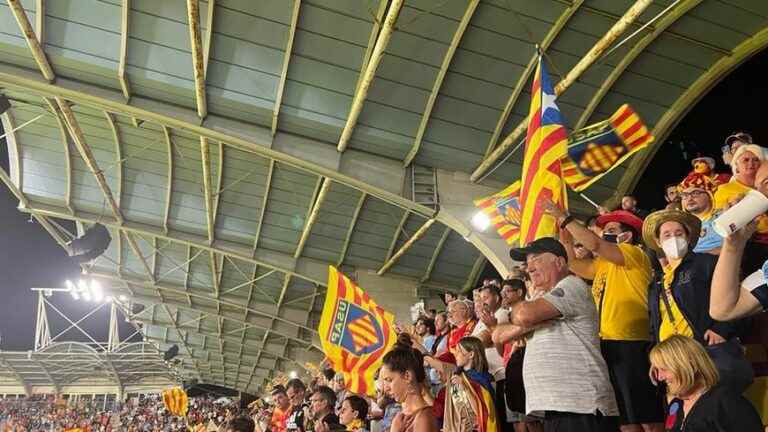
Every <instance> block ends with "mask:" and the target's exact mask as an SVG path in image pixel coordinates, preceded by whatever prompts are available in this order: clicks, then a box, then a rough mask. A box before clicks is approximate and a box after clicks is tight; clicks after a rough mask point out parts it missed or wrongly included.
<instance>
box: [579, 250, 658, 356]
mask: <svg viewBox="0 0 768 432" xmlns="http://www.w3.org/2000/svg"><path fill="white" fill-rule="evenodd" d="M618 246H619V250H621V254H622V255H623V256H624V265H617V264H614V263H612V262H610V261H608V260H606V259H604V258H602V257H597V258H595V260H594V267H595V279H594V280H593V282H592V295H593V296H594V298H595V304H596V305H597V310H598V314H599V319H600V338H601V339H606V340H623V341H650V340H651V330H650V323H649V320H648V284H649V283H650V281H651V260H650V259H649V258H648V256H647V255H646V254H645V252H643V250H642V249H640V247H639V246H635V245H631V244H625V243H620V244H619V245H618Z"/></svg>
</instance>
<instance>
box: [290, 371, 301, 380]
mask: <svg viewBox="0 0 768 432" xmlns="http://www.w3.org/2000/svg"><path fill="white" fill-rule="evenodd" d="M288 376H289V377H291V379H294V378H298V377H299V373H298V372H296V371H291V373H289V374H288Z"/></svg>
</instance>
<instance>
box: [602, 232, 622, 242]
mask: <svg viewBox="0 0 768 432" xmlns="http://www.w3.org/2000/svg"><path fill="white" fill-rule="evenodd" d="M603 240H605V241H607V242H608V243H618V242H619V235H618V234H608V233H603Z"/></svg>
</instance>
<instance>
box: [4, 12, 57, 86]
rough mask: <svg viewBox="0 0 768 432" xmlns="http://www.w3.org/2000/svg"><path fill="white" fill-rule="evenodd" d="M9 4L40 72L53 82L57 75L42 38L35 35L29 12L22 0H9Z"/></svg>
mask: <svg viewBox="0 0 768 432" xmlns="http://www.w3.org/2000/svg"><path fill="white" fill-rule="evenodd" d="M8 6H9V7H10V8H11V12H12V13H13V17H14V18H16V22H17V23H18V24H19V29H20V30H21V34H22V36H24V40H26V41H27V46H29V51H30V53H31V54H32V58H33V59H35V63H37V67H38V68H39V69H40V73H41V74H42V75H43V77H44V78H45V79H46V80H47V81H48V82H53V80H55V79H56V75H55V74H54V73H53V69H52V68H51V65H50V63H48V59H47V58H46V57H45V52H44V51H43V47H42V45H41V44H40V39H38V37H37V36H36V35H35V29H34V28H32V24H30V22H29V18H28V17H27V12H26V11H24V7H23V6H22V5H21V0H8ZM41 27H42V26H41Z"/></svg>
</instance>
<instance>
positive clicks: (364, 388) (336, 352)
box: [317, 266, 397, 396]
mask: <svg viewBox="0 0 768 432" xmlns="http://www.w3.org/2000/svg"><path fill="white" fill-rule="evenodd" d="M394 322H395V317H394V316H393V315H392V314H391V313H389V312H387V311H385V310H384V309H382V308H381V307H379V305H377V304H376V302H374V301H373V299H371V298H370V297H369V296H368V294H366V293H365V292H364V291H363V290H362V289H361V288H360V287H358V286H357V285H355V283H354V282H352V281H351V280H349V278H348V277H346V276H344V275H343V274H342V273H339V271H338V270H336V268H334V267H332V266H330V267H328V293H327V294H326V295H325V306H324V307H323V315H322V317H321V318H320V327H319V328H318V329H317V331H318V333H319V334H320V341H321V343H322V345H323V351H324V352H325V356H326V357H327V358H328V361H329V362H330V365H331V367H332V368H333V370H335V371H337V372H341V373H342V374H344V385H345V386H346V387H347V389H349V390H350V391H351V392H353V393H357V394H367V395H370V396H375V394H376V388H375V386H374V379H373V376H374V374H375V373H376V371H377V370H378V369H379V366H381V360H382V358H383V357H384V354H386V353H387V351H389V350H390V349H391V348H392V346H393V345H394V344H395V341H396V340H397V335H396V334H395V327H394Z"/></svg>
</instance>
